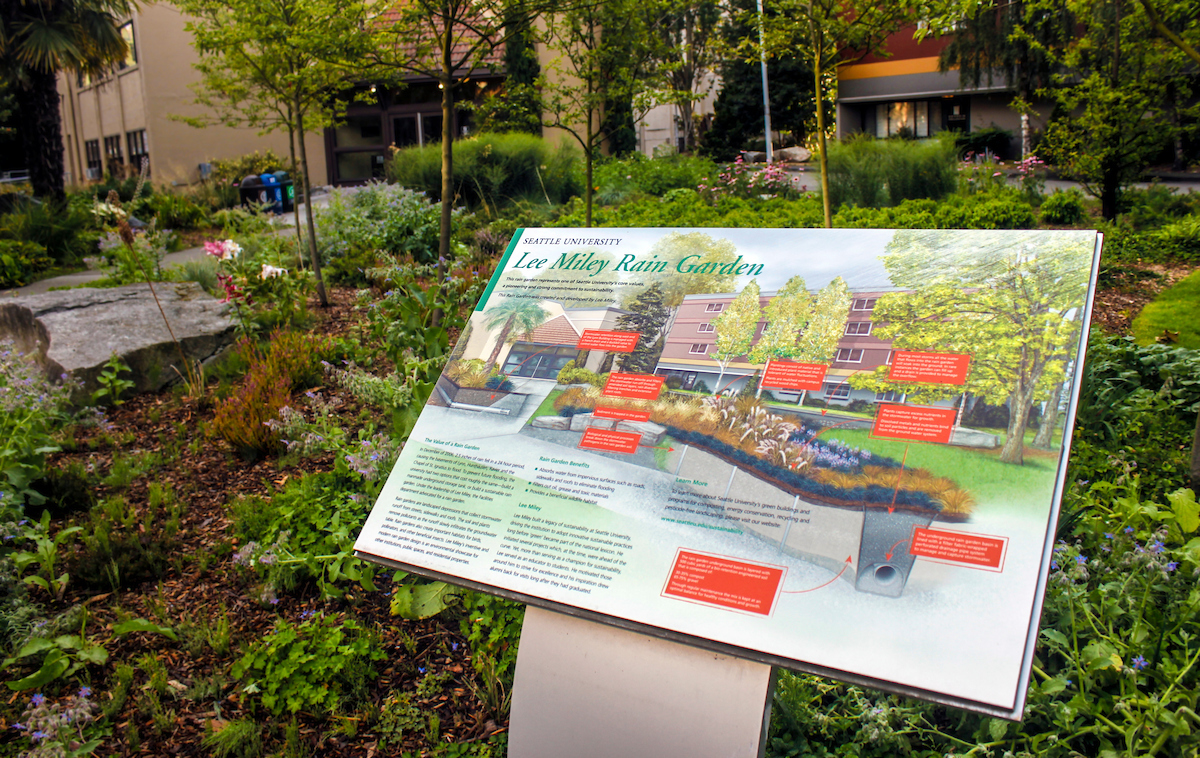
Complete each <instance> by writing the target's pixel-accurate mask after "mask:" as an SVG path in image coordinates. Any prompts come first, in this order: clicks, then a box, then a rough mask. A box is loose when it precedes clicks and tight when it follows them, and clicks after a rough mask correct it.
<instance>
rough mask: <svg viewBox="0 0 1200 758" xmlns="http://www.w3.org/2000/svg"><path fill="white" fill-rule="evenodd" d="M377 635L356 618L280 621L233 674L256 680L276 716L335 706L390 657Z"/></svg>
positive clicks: (264, 701)
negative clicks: (375, 665)
mask: <svg viewBox="0 0 1200 758" xmlns="http://www.w3.org/2000/svg"><path fill="white" fill-rule="evenodd" d="M372 636H373V635H371V634H369V633H368V632H367V630H366V629H364V628H363V626H362V625H361V624H359V623H358V622H357V621H355V620H354V619H344V620H343V619H339V618H337V617H325V616H317V617H316V618H310V619H308V620H306V621H302V622H300V623H299V624H291V623H288V622H287V621H283V620H280V621H277V622H276V624H275V631H274V632H272V633H271V634H270V635H268V636H267V637H265V638H263V639H261V640H259V641H258V642H255V643H254V644H253V645H251V646H250V649H249V650H248V651H247V652H246V654H245V655H243V656H242V657H241V659H240V660H239V661H238V662H237V663H235V664H234V665H233V675H234V676H235V677H237V678H238V679H245V680H247V683H248V684H251V685H254V688H255V690H254V691H256V692H257V694H258V698H259V699H260V700H261V701H262V704H263V705H264V706H266V708H267V709H268V710H269V711H271V713H274V714H275V715H277V716H278V715H280V714H282V713H284V712H285V711H286V712H288V713H296V712H297V711H301V710H309V709H316V710H319V711H336V710H338V709H339V707H340V706H341V705H342V703H343V701H344V700H345V699H347V696H348V695H350V696H353V695H356V694H357V695H361V693H362V691H363V690H365V687H366V682H367V681H369V680H371V679H374V678H375V676H376V674H375V670H374V667H373V666H372V665H371V662H372V661H382V660H384V659H385V658H386V657H387V655H386V653H384V651H383V650H382V648H381V646H380V645H379V640H377V639H372Z"/></svg>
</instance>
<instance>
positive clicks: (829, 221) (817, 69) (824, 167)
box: [810, 22, 833, 229]
mask: <svg viewBox="0 0 1200 758" xmlns="http://www.w3.org/2000/svg"><path fill="white" fill-rule="evenodd" d="M810 23H811V22H810ZM823 42H824V40H822V39H821V32H820V30H818V29H817V28H816V27H815V25H814V27H813V93H814V94H815V95H816V96H817V162H818V163H820V164H821V207H822V209H823V210H824V212H825V228H826V229H832V228H833V208H832V206H831V205H830V200H829V157H828V156H827V155H826V154H825V103H824V101H823V98H822V97H821V94H822V93H821V45H822V44H823Z"/></svg>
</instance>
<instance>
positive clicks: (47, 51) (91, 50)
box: [0, 0, 132, 200]
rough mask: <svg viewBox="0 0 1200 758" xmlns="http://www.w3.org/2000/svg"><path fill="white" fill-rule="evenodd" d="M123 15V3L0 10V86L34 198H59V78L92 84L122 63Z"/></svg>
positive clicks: (14, 4)
mask: <svg viewBox="0 0 1200 758" xmlns="http://www.w3.org/2000/svg"><path fill="white" fill-rule="evenodd" d="M131 10H132V6H131V5H130V3H128V2H126V0H5V1H4V2H2V3H0V79H3V81H4V83H5V84H6V85H7V86H8V87H9V88H10V90H11V91H12V93H13V96H14V98H15V100H16V111H17V129H18V131H19V132H20V134H21V138H22V142H23V144H24V148H25V156H26V160H27V161H28V166H29V181H30V184H31V185H32V186H33V192H34V194H36V195H40V196H43V197H50V198H53V199H56V200H61V199H62V198H63V197H64V194H65V193H64V189H63V141H62V127H61V120H62V117H61V115H60V110H59V96H58V74H59V72H60V71H66V72H72V73H74V72H79V73H84V74H88V75H91V76H100V75H102V74H104V73H105V72H106V71H107V70H108V68H109V67H110V66H112V65H113V64H115V63H116V62H117V61H119V60H121V59H123V58H124V57H125V55H126V53H127V52H128V47H127V46H126V44H125V41H124V40H123V39H122V38H121V33H120V31H119V29H118V25H119V24H120V22H121V20H122V19H123V18H124V17H125V16H128V15H129V13H130V12H131Z"/></svg>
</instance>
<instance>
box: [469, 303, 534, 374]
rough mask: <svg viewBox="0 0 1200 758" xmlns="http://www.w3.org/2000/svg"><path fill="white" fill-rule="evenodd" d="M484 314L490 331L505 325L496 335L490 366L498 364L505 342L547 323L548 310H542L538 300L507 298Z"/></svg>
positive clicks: (489, 358) (527, 333)
mask: <svg viewBox="0 0 1200 758" xmlns="http://www.w3.org/2000/svg"><path fill="white" fill-rule="evenodd" d="M483 315H484V316H485V317H486V318H487V321H485V322H484V326H486V327H487V328H488V330H489V331H490V330H492V329H495V328H496V327H498V326H501V325H503V326H502V328H501V329H500V334H499V336H497V337H496V346H495V347H493V348H492V354H491V355H490V356H489V357H488V366H489V367H492V366H495V365H496V359H497V358H499V357H500V348H502V347H503V346H504V343H506V342H509V341H515V340H516V339H517V338H518V337H519V336H521V335H525V336H528V335H529V333H530V332H532V331H533V330H534V329H537V328H538V327H539V326H541V325H542V324H544V323H546V311H544V310H542V306H540V305H538V301H537V300H533V299H531V298H526V297H510V298H506V299H505V300H503V301H501V302H500V303H498V304H497V305H494V306H492V307H491V308H488V309H487V310H486V311H484V312H483Z"/></svg>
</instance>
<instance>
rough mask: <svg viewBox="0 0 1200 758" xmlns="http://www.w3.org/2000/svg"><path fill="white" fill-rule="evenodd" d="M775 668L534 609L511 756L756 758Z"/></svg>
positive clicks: (520, 668)
mask: <svg viewBox="0 0 1200 758" xmlns="http://www.w3.org/2000/svg"><path fill="white" fill-rule="evenodd" d="M772 689H773V677H772V668H771V667H770V666H768V665H766V664H764V663H757V662H755V661H748V660H745V659H742V658H731V657H729V656H726V655H721V654H719V653H713V652H709V651H706V650H701V649H699V648H694V647H690V646H688V645H681V644H679V643H677V642H671V641H668V640H664V639H659V638H657V637H650V636H647V635H643V634H637V633H635V632H630V631H626V630H624V629H618V628H616V627H613V626H608V625H606V624H597V623H595V622H592V621H587V620H585V619H581V618H575V617H573V616H567V615H564V614H560V613H554V612H553V611H547V610H543V609H541V608H536V607H534V606H529V608H528V609H527V610H526V611H525V624H524V626H523V627H522V630H521V649H520V652H519V653H518V654H517V673H516V683H515V686H514V690H513V707H512V719H511V725H510V728H509V743H508V754H509V756H511V758H562V756H572V757H573V758H613V757H614V756H624V757H626V758H637V757H638V756H653V757H654V758H701V757H702V756H721V757H722V758H754V756H762V755H763V751H764V749H765V747H766V735H767V722H768V720H769V719H770V714H771V709H770V697H771V692H772Z"/></svg>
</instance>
